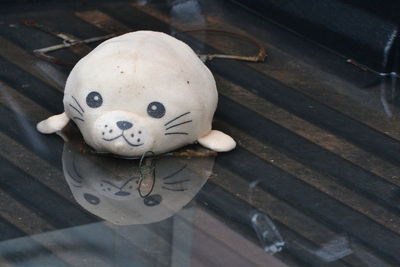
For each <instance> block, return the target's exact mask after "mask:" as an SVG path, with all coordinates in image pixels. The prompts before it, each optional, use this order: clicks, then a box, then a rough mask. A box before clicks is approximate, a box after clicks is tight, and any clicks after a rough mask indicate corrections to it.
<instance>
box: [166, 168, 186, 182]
mask: <svg viewBox="0 0 400 267" xmlns="http://www.w3.org/2000/svg"><path fill="white" fill-rule="evenodd" d="M186 167H187V165H186V164H185V165H183V166H182V167H181V168H180V169H179V170H177V171H175V172H173V173H171V174H170V175H168V176H166V177H164V178H163V180H167V179H169V178H172V177H174V176H175V175H177V174H178V173H180V172H181V171H183V170H184V169H186Z"/></svg>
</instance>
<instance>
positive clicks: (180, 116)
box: [164, 111, 190, 126]
mask: <svg viewBox="0 0 400 267" xmlns="http://www.w3.org/2000/svg"><path fill="white" fill-rule="evenodd" d="M188 114H190V111H189V112H185V113H183V114H181V115H179V116H178V117H176V118H174V119H172V120H170V121H169V122H167V123H166V124H164V126H167V125H168V124H170V123H172V122H174V121H176V120H177V119H179V118H182V117H183V116H186V115H188Z"/></svg>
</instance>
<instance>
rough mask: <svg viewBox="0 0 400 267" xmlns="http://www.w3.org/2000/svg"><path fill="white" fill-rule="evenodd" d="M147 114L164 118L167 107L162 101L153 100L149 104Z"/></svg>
mask: <svg viewBox="0 0 400 267" xmlns="http://www.w3.org/2000/svg"><path fill="white" fill-rule="evenodd" d="M147 114H149V116H151V117H153V118H157V119H159V118H162V117H163V116H164V115H165V107H164V105H163V104H161V103H160V102H151V103H150V104H149V105H148V106H147Z"/></svg>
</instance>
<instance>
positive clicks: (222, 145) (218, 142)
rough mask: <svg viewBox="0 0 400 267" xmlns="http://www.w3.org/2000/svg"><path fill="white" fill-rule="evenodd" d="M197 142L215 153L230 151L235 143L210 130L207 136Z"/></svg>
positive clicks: (224, 135) (225, 135) (229, 138)
mask: <svg viewBox="0 0 400 267" xmlns="http://www.w3.org/2000/svg"><path fill="white" fill-rule="evenodd" d="M197 141H198V142H199V143H200V144H201V145H202V146H204V147H206V148H208V149H211V150H214V151H217V152H226V151H230V150H232V149H234V148H235V147H236V142H235V140H233V139H232V137H230V136H229V135H227V134H224V133H223V132H220V131H216V130H212V131H211V132H210V133H209V134H208V135H206V136H204V137H202V138H200V139H199V140H197Z"/></svg>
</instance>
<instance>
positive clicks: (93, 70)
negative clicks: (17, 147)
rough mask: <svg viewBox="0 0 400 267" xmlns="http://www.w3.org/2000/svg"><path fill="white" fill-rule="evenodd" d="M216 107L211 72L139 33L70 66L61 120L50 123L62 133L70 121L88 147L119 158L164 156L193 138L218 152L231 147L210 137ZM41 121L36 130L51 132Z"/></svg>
mask: <svg viewBox="0 0 400 267" xmlns="http://www.w3.org/2000/svg"><path fill="white" fill-rule="evenodd" d="M217 101H218V96H217V90H216V85H215V81H214V78H213V76H212V74H211V72H210V71H209V70H208V68H207V67H206V66H205V65H204V64H203V62H201V60H200V59H199V58H198V57H197V55H196V54H195V53H194V52H193V50H192V49H191V48H190V47H189V46H187V45H186V44H185V43H183V42H181V41H179V40H177V39H175V38H173V37H171V36H169V35H167V34H164V33H159V32H151V31H139V32H133V33H128V34H125V35H122V36H119V37H116V38H113V39H110V40H108V41H106V42H103V43H102V44H100V45H99V46H98V47H97V48H95V49H94V50H93V51H92V52H91V53H89V54H88V55H87V56H85V57H84V58H82V59H81V60H80V61H79V62H78V63H77V64H76V66H75V67H74V69H73V70H72V72H71V74H70V75H69V77H68V80H67V84H66V88H65V95H64V108H65V114H64V115H63V114H62V115H58V117H57V116H56V117H57V118H56V119H53V121H56V122H57V123H59V124H60V125H61V126H62V127H63V126H64V125H63V123H64V122H65V124H66V122H68V120H69V119H72V120H73V121H74V122H75V123H76V124H77V125H78V127H79V129H80V131H81V133H82V135H83V137H84V139H85V141H86V142H87V143H88V144H89V145H90V146H92V147H93V148H94V149H96V150H97V151H101V152H111V153H114V154H118V155H122V156H139V155H142V154H143V153H145V152H146V151H150V150H151V151H153V152H155V153H157V154H159V153H164V152H167V151H170V150H173V149H176V148H178V147H181V146H184V145H187V144H190V143H193V142H195V141H196V140H198V141H199V142H200V143H201V144H202V145H204V146H206V147H209V148H211V149H214V150H218V151H226V150H230V149H232V148H233V147H234V146H235V142H234V141H233V140H232V139H231V138H230V137H229V136H227V135H225V134H223V133H221V132H218V131H211V122H212V117H213V115H214V112H215V109H216V105H217ZM50 119H51V118H50ZM50 119H49V120H50ZM49 120H47V121H44V122H42V123H40V124H39V125H38V129H39V130H40V131H41V132H44V133H50V132H54V131H55V130H59V129H58V128H60V126H58V127H57V125H56V126H54V123H51V121H49ZM46 127H47V128H46ZM52 127H53V128H52ZM62 127H61V128H62ZM48 128H51V129H50V130H49V129H48Z"/></svg>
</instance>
